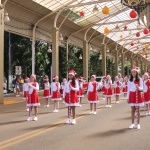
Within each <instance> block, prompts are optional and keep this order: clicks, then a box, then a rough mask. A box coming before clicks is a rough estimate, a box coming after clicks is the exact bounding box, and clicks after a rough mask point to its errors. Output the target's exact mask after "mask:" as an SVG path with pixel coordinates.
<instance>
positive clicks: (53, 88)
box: [51, 75, 61, 112]
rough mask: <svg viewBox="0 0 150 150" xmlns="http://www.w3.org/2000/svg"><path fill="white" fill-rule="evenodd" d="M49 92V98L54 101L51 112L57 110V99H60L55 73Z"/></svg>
mask: <svg viewBox="0 0 150 150" xmlns="http://www.w3.org/2000/svg"><path fill="white" fill-rule="evenodd" d="M51 93H52V98H51V100H52V101H54V111H53V112H59V101H60V100H61V95H60V83H59V82H58V76H56V75H55V76H54V77H53V82H52V84H51Z"/></svg>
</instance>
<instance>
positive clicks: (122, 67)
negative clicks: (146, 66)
mask: <svg viewBox="0 0 150 150" xmlns="http://www.w3.org/2000/svg"><path fill="white" fill-rule="evenodd" d="M121 74H122V76H123V77H124V53H121Z"/></svg>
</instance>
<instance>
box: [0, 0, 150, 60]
mask: <svg viewBox="0 0 150 150" xmlns="http://www.w3.org/2000/svg"><path fill="white" fill-rule="evenodd" d="M3 1H4V0H2V2H3ZM105 6H107V7H108V8H109V13H108V14H103V13H102V9H103V8H104V7H105ZM95 7H96V8H97V9H98V11H99V12H96V13H93V9H94V8H95ZM60 10H61V13H60V15H59V16H58V21H57V25H58V26H59V25H61V24H62V26H61V28H60V32H61V34H62V35H63V36H67V37H69V43H70V44H73V45H77V46H79V47H83V44H82V41H83V40H84V37H85V32H86V30H88V32H87V39H90V40H89V43H90V45H91V47H92V49H93V50H96V51H99V50H101V43H103V40H104V39H105V41H106V44H107V48H108V49H109V50H110V52H111V53H112V55H113V54H114V53H113V51H115V50H116V46H117V49H118V50H120V51H121V50H122V48H123V51H125V52H126V53H127V55H129V56H130V55H131V54H132V53H133V54H139V55H140V56H141V57H144V58H145V57H147V58H145V59H147V60H150V55H149V52H148V51H147V55H142V54H141V52H142V51H143V47H144V46H145V45H147V44H149V42H150V41H149V34H148V35H144V33H143V30H144V28H146V26H147V24H148V23H147V24H146V23H145V22H144V15H143V16H141V17H140V19H139V20H138V19H132V18H130V16H129V13H130V11H131V9H130V8H128V7H127V6H124V5H122V4H121V1H120V0H113V1H110V0H32V1H31V0H25V1H20V0H8V2H7V4H6V11H7V12H8V13H9V16H10V19H11V21H10V22H9V23H6V26H5V30H7V31H10V32H13V33H16V34H20V35H23V36H27V37H29V38H31V39H32V29H33V27H34V25H35V24H36V22H37V21H38V20H39V19H41V18H42V17H43V16H46V15H47V14H50V13H51V15H49V16H48V17H46V18H45V19H44V20H42V21H41V22H39V24H38V25H37V27H36V39H39V40H44V41H47V42H52V38H51V37H52V27H53V24H54V20H55V16H56V14H57V13H58V12H60ZM147 11H148V7H147V8H146V9H145V10H144V11H143V12H142V14H146V12H147ZM82 12H83V13H84V14H83V16H80V15H82V14H80V13H82ZM64 19H65V21H64V22H63V20H64ZM62 22H63V23H62ZM139 22H140V24H139ZM125 26H126V27H127V30H125V29H124V28H125ZM106 27H107V28H108V29H109V30H110V33H108V34H105V33H104V29H105V28H106ZM137 32H139V33H140V37H136V33H137ZM132 42H134V46H131V43H132ZM120 51H119V52H120ZM111 53H110V54H111Z"/></svg>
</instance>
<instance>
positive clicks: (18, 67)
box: [15, 66, 22, 75]
mask: <svg viewBox="0 0 150 150" xmlns="http://www.w3.org/2000/svg"><path fill="white" fill-rule="evenodd" d="M21 72H22V68H21V66H16V67H15V74H16V75H21Z"/></svg>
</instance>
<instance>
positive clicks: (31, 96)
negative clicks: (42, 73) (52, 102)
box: [27, 74, 40, 121]
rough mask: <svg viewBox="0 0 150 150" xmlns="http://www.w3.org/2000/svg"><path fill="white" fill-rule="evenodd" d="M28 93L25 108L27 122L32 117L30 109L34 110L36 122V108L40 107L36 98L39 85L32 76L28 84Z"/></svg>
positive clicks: (34, 76) (33, 75)
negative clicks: (27, 108) (27, 115)
mask: <svg viewBox="0 0 150 150" xmlns="http://www.w3.org/2000/svg"><path fill="white" fill-rule="evenodd" d="M28 86H29V91H28V102H27V107H29V117H28V119H27V121H31V120H32V117H31V114H32V108H34V115H35V116H34V119H33V120H34V121H37V120H38V118H37V113H38V106H40V102H39V98H38V90H39V84H38V83H37V82H36V75H35V74H32V75H31V76H30V82H29V83H28Z"/></svg>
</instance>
